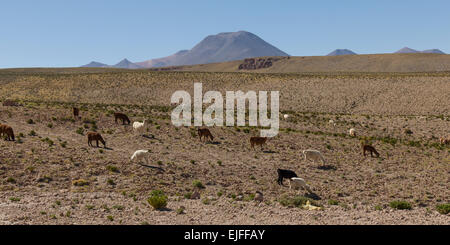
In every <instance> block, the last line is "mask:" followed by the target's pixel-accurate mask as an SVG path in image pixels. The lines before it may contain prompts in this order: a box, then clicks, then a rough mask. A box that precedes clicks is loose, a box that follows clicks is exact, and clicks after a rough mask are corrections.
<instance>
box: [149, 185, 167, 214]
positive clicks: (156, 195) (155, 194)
mask: <svg viewBox="0 0 450 245" xmlns="http://www.w3.org/2000/svg"><path fill="white" fill-rule="evenodd" d="M167 199H168V198H167V196H166V195H165V194H164V192H163V191H161V190H154V191H152V193H150V197H149V198H148V199H147V202H148V204H150V205H151V206H152V207H153V208H154V209H156V210H160V209H163V208H165V207H166V206H167Z"/></svg>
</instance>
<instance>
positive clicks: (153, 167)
mask: <svg viewBox="0 0 450 245" xmlns="http://www.w3.org/2000/svg"><path fill="white" fill-rule="evenodd" d="M138 164H139V165H141V166H142V167H146V168H152V169H157V170H159V171H162V172H164V169H162V168H160V167H156V166H151V165H146V164H143V163H138Z"/></svg>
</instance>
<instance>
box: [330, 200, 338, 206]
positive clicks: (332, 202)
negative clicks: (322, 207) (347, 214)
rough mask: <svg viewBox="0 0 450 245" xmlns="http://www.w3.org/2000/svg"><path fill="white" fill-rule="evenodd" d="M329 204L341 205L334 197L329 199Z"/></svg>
mask: <svg viewBox="0 0 450 245" xmlns="http://www.w3.org/2000/svg"><path fill="white" fill-rule="evenodd" d="M328 204H329V205H339V202H338V201H336V200H333V199H330V200H328Z"/></svg>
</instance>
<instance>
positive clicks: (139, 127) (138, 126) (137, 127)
mask: <svg viewBox="0 0 450 245" xmlns="http://www.w3.org/2000/svg"><path fill="white" fill-rule="evenodd" d="M145 125H146V122H145V119H144V121H143V122H134V123H133V130H134V131H135V132H139V133H140V134H142V133H143V131H144V129H145Z"/></svg>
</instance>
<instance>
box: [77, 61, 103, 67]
mask: <svg viewBox="0 0 450 245" xmlns="http://www.w3.org/2000/svg"><path fill="white" fill-rule="evenodd" d="M81 67H108V65H107V64H103V63H100V62H96V61H92V62H91V63H89V64H87V65H84V66H81Z"/></svg>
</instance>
